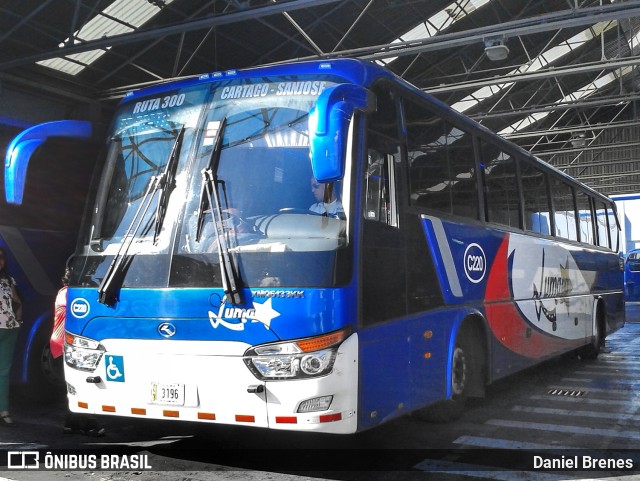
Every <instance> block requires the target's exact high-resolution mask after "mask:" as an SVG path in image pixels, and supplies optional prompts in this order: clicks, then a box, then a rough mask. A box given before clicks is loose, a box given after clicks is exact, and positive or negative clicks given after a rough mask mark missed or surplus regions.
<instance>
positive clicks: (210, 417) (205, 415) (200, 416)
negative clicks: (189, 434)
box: [198, 413, 216, 421]
mask: <svg viewBox="0 0 640 481" xmlns="http://www.w3.org/2000/svg"><path fill="white" fill-rule="evenodd" d="M198 419H207V420H209V421H215V420H216V415H215V414H213V413H198Z"/></svg>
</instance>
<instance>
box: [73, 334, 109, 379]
mask: <svg viewBox="0 0 640 481" xmlns="http://www.w3.org/2000/svg"><path fill="white" fill-rule="evenodd" d="M104 352H105V349H104V347H103V346H102V345H101V344H100V343H99V342H98V341H94V340H93V339H89V338H86V337H81V336H76V335H75V334H70V333H68V332H67V333H66V334H65V339H64V362H65V363H66V364H67V366H69V367H72V368H74V369H78V370H80V371H93V370H95V368H96V367H98V363H99V362H100V359H102V355H103V354H104Z"/></svg>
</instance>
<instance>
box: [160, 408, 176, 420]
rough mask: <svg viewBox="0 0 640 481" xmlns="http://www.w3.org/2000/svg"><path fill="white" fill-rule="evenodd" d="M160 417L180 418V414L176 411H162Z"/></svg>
mask: <svg viewBox="0 0 640 481" xmlns="http://www.w3.org/2000/svg"><path fill="white" fill-rule="evenodd" d="M162 415H163V416H164V417H165V418H179V417H180V413H179V412H178V411H171V410H169V409H165V410H164V411H162Z"/></svg>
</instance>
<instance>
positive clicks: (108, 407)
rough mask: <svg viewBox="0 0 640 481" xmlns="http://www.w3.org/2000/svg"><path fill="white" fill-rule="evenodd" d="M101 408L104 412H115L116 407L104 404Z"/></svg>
mask: <svg viewBox="0 0 640 481" xmlns="http://www.w3.org/2000/svg"><path fill="white" fill-rule="evenodd" d="M102 410H103V411H104V412H105V413H115V412H116V407H115V406H105V405H103V406H102Z"/></svg>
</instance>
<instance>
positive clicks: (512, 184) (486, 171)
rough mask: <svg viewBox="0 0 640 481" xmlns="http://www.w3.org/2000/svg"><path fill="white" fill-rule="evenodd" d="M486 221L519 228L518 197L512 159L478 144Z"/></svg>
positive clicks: (498, 151)
mask: <svg viewBox="0 0 640 481" xmlns="http://www.w3.org/2000/svg"><path fill="white" fill-rule="evenodd" d="M480 152H481V155H482V158H481V161H480V165H481V166H482V174H483V178H484V189H485V202H486V214H487V219H486V220H487V221H489V222H496V223H498V224H503V225H508V226H510V227H516V228H519V227H520V198H519V194H518V183H517V179H516V164H515V159H514V158H513V156H511V155H509V154H507V153H505V152H502V151H500V150H499V149H498V148H497V147H495V146H493V145H491V144H487V143H486V142H482V143H481V149H480Z"/></svg>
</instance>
